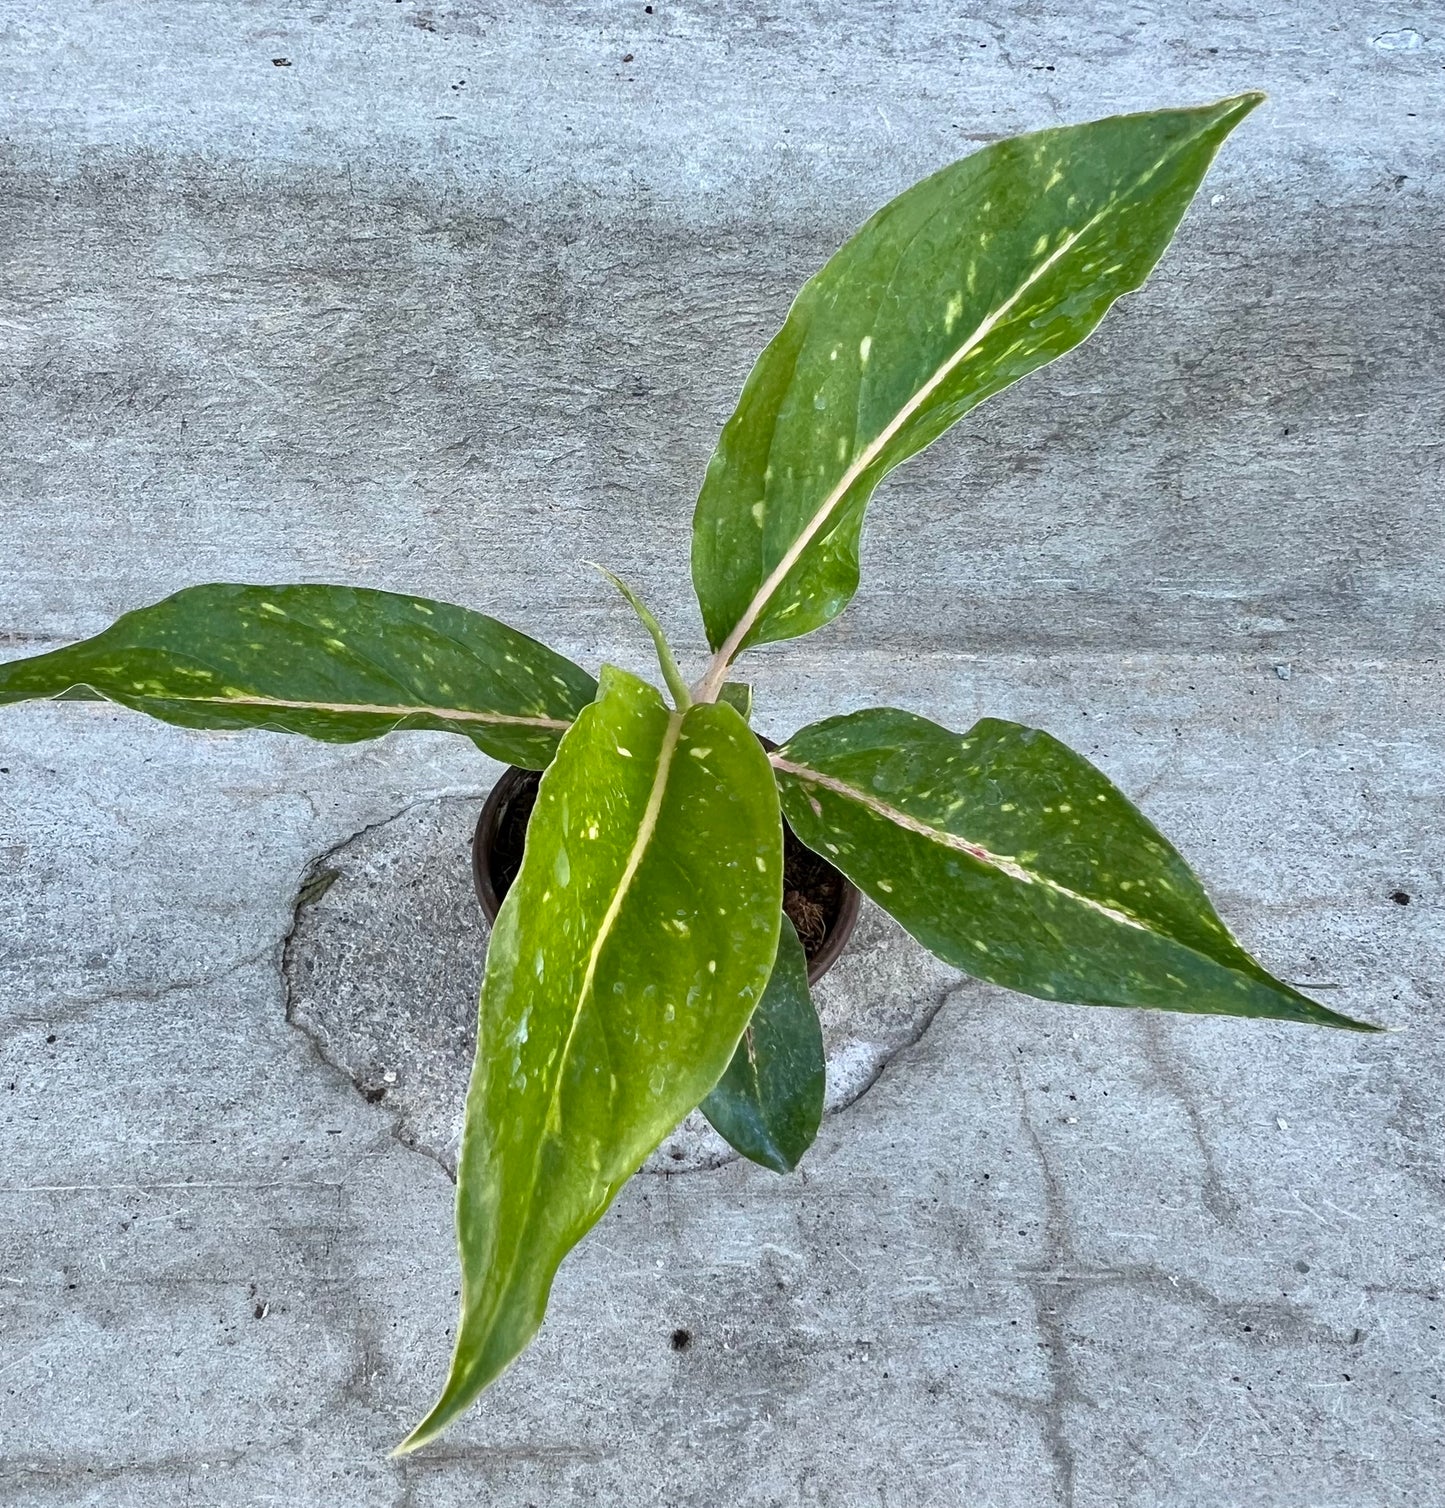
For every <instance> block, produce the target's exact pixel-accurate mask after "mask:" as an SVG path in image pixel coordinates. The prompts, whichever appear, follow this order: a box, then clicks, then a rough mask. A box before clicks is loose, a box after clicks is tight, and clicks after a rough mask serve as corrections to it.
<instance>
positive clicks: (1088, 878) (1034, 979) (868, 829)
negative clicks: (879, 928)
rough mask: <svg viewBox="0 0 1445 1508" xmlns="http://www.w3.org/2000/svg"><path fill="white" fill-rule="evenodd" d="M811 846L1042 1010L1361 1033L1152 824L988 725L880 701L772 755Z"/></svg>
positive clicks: (786, 804) (921, 934)
mask: <svg viewBox="0 0 1445 1508" xmlns="http://www.w3.org/2000/svg"><path fill="white" fill-rule="evenodd" d="M773 765H774V768H775V769H776V770H777V772H778V781H779V785H780V787H781V789H782V794H783V810H784V813H785V815H786V816H787V819H788V821H789V823H790V824H791V825H792V828H793V831H794V832H796V833H797V835H798V836H799V837H800V838H801V839H802V840H803V842H804V843H806V844H807V845H808V847H810V848H812V849H814V850H815V851H816V852H818V853H822V854H826V855H827V856H828V858H829V859H831V860H832V862H833V863H834V864H836V865H837V866H838V867H839V868H840V869H841V870H842V871H843V873H844V874H846V875H847V876H848V878H849V879H850V880H852V881H853V883H854V884H855V885H857V886H858V887H859V888H860V889H861V890H863V891H864V892H865V893H866V894H868V895H869V896H871V897H872V898H873V899H874V900H875V901H877V902H878V904H879V905H880V906H882V907H883V909H884V910H885V911H887V912H888V913H889V914H890V915H891V916H893V917H895V918H896V919H897V920H898V921H899V922H901V923H902V924H903V926H904V927H906V928H907V929H908V930H909V931H910V932H911V933H912V934H913V935H914V936H915V937H916V938H917V939H918V940H919V941H920V942H921V943H923V944H924V946H925V947H928V948H930V949H932V951H933V952H934V953H936V954H937V955H938V956H939V957H940V958H942V959H943V960H944V961H945V962H947V963H951V964H953V965H954V966H955V967H956V968H960V969H964V970H966V971H967V972H968V973H970V974H973V975H975V976H976V977H978V978H979V979H987V980H988V981H989V982H990V983H992V984H1002V985H1006V986H1008V988H1010V989H1014V990H1022V991H1023V992H1024V993H1025V994H1029V995H1038V996H1041V997H1042V998H1043V999H1045V1000H1071V1001H1074V1002H1076V1003H1078V1004H1081V1005H1142V1006H1153V1007H1155V1008H1156V1009H1159V1010H1171V1011H1194V1012H1199V1013H1209V1014H1215V1015H1228V1016H1272V1017H1278V1018H1280V1019H1283V1020H1288V1021H1309V1022H1313V1023H1315V1024H1316V1025H1320V1026H1346V1027H1355V1028H1357V1029H1359V1030H1370V1028H1368V1027H1363V1026H1361V1024H1360V1023H1359V1022H1357V1021H1351V1020H1350V1019H1349V1018H1348V1017H1347V1016H1341V1015H1337V1014H1336V1013H1335V1012H1334V1011H1330V1010H1326V1009H1325V1007H1324V1006H1322V1005H1317V1004H1316V1003H1315V1002H1314V1001H1313V1000H1309V999H1307V998H1306V997H1305V996H1304V995H1302V994H1300V992H1299V991H1298V990H1296V989H1293V988H1291V987H1290V986H1289V985H1287V984H1284V983H1282V982H1281V981H1280V980H1278V979H1275V978H1274V977H1273V976H1272V975H1270V974H1269V973H1267V972H1266V971H1265V970H1264V969H1263V968H1261V967H1260V966H1259V964H1257V963H1256V962H1255V961H1254V959H1252V958H1251V957H1250V956H1249V954H1248V953H1246V952H1245V951H1244V949H1243V948H1241V947H1240V946H1239V944H1238V943H1237V942H1235V940H1234V939H1233V938H1232V937H1231V936H1230V935H1229V932H1228V930H1227V929H1226V927H1225V925H1224V923H1223V922H1221V921H1220V919H1219V917H1218V915H1217V914H1216V913H1215V910H1214V907H1213V906H1212V905H1211V904H1210V902H1209V898H1208V896H1206V895H1205V893H1204V889H1203V887H1202V886H1201V885H1200V883H1199V881H1198V880H1197V879H1196V878H1195V877H1194V874H1193V872H1192V871H1191V870H1190V868H1189V866H1188V865H1187V864H1186V863H1185V862H1184V860H1183V859H1182V858H1180V856H1179V855H1178V853H1176V852H1175V850H1174V849H1173V848H1172V847H1171V846H1170V844H1169V843H1168V842H1167V841H1166V840H1165V838H1164V837H1163V836H1162V834H1160V832H1159V831H1158V829H1157V828H1155V827H1154V826H1153V824H1152V823H1150V822H1149V821H1148V820H1147V819H1146V818H1145V817H1144V816H1143V815H1142V814H1141V813H1140V812H1138V811H1137V810H1136V809H1135V808H1134V807H1133V806H1131V805H1130V803H1129V802H1128V801H1127V800H1126V799H1125V797H1124V796H1123V795H1122V794H1121V793H1120V792H1119V791H1118V790H1117V789H1116V788H1115V787H1114V786H1113V785H1111V784H1110V783H1109V781H1108V780H1107V779H1106V778H1105V777H1104V775H1103V774H1101V773H1100V772H1099V771H1098V770H1096V769H1095V768H1094V766H1093V765H1091V764H1090V763H1089V761H1088V760H1087V759H1085V758H1083V756H1082V755H1079V754H1075V753H1074V752H1073V750H1072V749H1068V748H1066V747H1065V746H1064V745H1063V744H1061V743H1060V742H1059V741H1058V740H1057V739H1056V738H1050V737H1049V735H1048V734H1047V733H1041V732H1039V731H1038V729H1036V728H1024V727H1020V725H1019V724H1018V723H1006V722H1000V721H998V720H997V719H995V718H985V719H984V720H983V721H982V722H979V723H976V724H975V725H974V726H973V727H972V728H971V729H970V730H969V731H968V732H967V733H965V734H963V735H962V736H960V735H959V734H957V733H951V732H949V730H948V729H947V728H941V727H939V725H938V724H937V723H931V722H929V721H928V719H927V718H922V717H916V716H914V714H913V713H911V712H898V711H894V710H893V709H891V708H886V707H878V708H873V709H872V710H870V711H867V712H854V713H850V714H849V715H848V716H846V717H835V718H830V719H828V721H826V722H821V723H815V724H814V725H813V726H812V727H809V728H804V729H803V730H802V731H801V732H799V733H796V734H794V735H793V737H792V738H790V739H789V740H788V742H787V743H786V744H784V746H783V747H782V748H781V749H779V750H778V752H777V753H776V754H775V755H774V756H773Z"/></svg>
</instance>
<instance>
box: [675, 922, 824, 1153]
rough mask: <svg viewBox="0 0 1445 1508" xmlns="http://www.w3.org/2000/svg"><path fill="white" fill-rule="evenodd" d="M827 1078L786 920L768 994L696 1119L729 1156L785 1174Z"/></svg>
mask: <svg viewBox="0 0 1445 1508" xmlns="http://www.w3.org/2000/svg"><path fill="white" fill-rule="evenodd" d="M826 1078H827V1063H826V1060H825V1059H824V1057H823V1028H822V1027H821V1026H820V1025H819V1024H818V1013H817V1011H815V1010H814V1009H813V997H812V995H811V994H810V993H809V991H808V958H807V955H806V954H805V953H804V952H803V945H802V943H800V942H799V941H798V934H797V932H796V931H795V930H794V928H793V924H792V922H790V921H789V920H788V919H787V917H786V916H785V917H784V918H783V925H782V930H781V931H780V932H779V933H778V958H777V962H776V963H774V965H773V973H772V977H771V978H770V979H769V980H768V987H767V990H766V991H765V992H764V994H763V998H762V999H761V1000H760V1001H759V1002H758V1008H757V1010H755V1011H754V1012H753V1016H752V1020H751V1021H749V1022H748V1028H747V1030H746V1031H745V1032H744V1033H743V1040H742V1041H741V1042H739V1043H738V1046H737V1051H736V1052H735V1053H734V1054H733V1060H732V1062H731V1063H729V1064H728V1067H727V1072H726V1073H724V1074H723V1076H722V1078H721V1079H719V1080H718V1082H717V1086H716V1087H715V1088H714V1089H713V1091H712V1093H711V1094H710V1095H708V1097H707V1098H706V1099H705V1100H704V1101H703V1102H702V1112H703V1114H704V1115H705V1116H707V1118H708V1120H709V1121H711V1122H712V1125H713V1128H714V1130H716V1131H717V1132H718V1134H719V1135H720V1136H722V1137H723V1138H724V1139H725V1140H726V1141H727V1142H728V1144H729V1145H730V1146H731V1147H732V1148H733V1149H734V1151H737V1152H740V1153H742V1155H743V1156H744V1157H747V1158H750V1159H751V1160H752V1161H753V1162H756V1163H760V1164H761V1165H762V1166H763V1167H765V1168H771V1169H772V1170H773V1172H775V1173H791V1172H792V1171H793V1169H794V1168H796V1167H797V1165H798V1161H799V1159H800V1158H801V1157H802V1155H803V1153H804V1152H806V1151H807V1150H808V1148H809V1147H811V1146H812V1145H813V1138H814V1137H815V1136H816V1135H817V1134H818V1127H819V1125H820V1124H821V1122H822V1119H823V1091H824V1088H825V1081H826Z"/></svg>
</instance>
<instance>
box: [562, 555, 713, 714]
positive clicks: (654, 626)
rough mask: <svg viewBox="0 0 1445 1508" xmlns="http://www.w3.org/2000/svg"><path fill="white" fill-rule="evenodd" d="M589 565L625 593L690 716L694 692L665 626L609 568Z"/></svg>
mask: <svg viewBox="0 0 1445 1508" xmlns="http://www.w3.org/2000/svg"><path fill="white" fill-rule="evenodd" d="M587 564H588V565H590V566H591V567H592V569H593V570H594V571H600V572H601V573H602V575H604V576H605V577H606V578H607V579H608V580H609V581H610V582H611V583H612V585H613V586H615V587H616V588H617V590H618V591H619V592H621V593H622V595H623V596H624V597H625V598H626V599H627V601H628V603H629V604H630V605H631V607H632V611H633V612H634V613H636V614H637V616H638V617H639V618H640V619H641V620H642V626H643V627H644V628H645V629H646V630H647V631H648V633H649V634H651V635H652V643H653V646H654V647H655V648H656V650H657V663H658V664H659V665H660V666H661V667H662V678H663V680H665V681H666V682H667V689H668V690H669V691H671V692H672V699H673V702H674V703H675V704H676V706H677V710H678V711H679V712H686V711H687V709H688V708H689V707H691V706H692V692H691V691H690V690H689V689H688V684H687V681H686V679H684V677H683V674H682V671H681V670H679V669H678V665H677V659H676V657H675V656H674V655H673V652H672V646H671V645H670V644H669V643H668V642H667V635H666V634H664V633H663V631H662V624H660V623H659V622H658V621H657V619H656V617H655V616H654V615H653V613H652V610H651V609H650V608H649V607H648V606H647V604H646V603H645V602H644V601H643V600H642V598H641V597H639V596H638V595H637V593H636V592H634V591H633V590H632V588H631V587H630V586H628V584H627V583H626V582H625V581H624V580H623V579H622V578H621V577H620V576H616V575H614V574H613V573H612V572H611V571H609V570H608V569H607V567H606V566H600V565H598V564H597V562H596V561H595V560H589V561H588V562H587ZM707 700H708V701H713V700H715V698H714V697H708V698H707Z"/></svg>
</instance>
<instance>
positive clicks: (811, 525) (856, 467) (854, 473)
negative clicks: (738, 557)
mask: <svg viewBox="0 0 1445 1508" xmlns="http://www.w3.org/2000/svg"><path fill="white" fill-rule="evenodd" d="M1216 123H1217V122H1215V123H1212V124H1216ZM1203 134H1204V131H1203V130H1202V129H1201V130H1200V131H1198V132H1195V133H1193V134H1191V135H1190V136H1188V137H1186V138H1184V139H1183V140H1182V141H1180V142H1179V143H1176V145H1175V146H1174V147H1172V148H1171V149H1170V150H1169V151H1167V152H1165V153H1164V154H1163V156H1161V157H1160V158H1159V159H1158V160H1157V161H1155V162H1154V163H1153V164H1152V165H1151V166H1150V168H1149V170H1148V172H1147V173H1142V174H1140V175H1139V177H1138V178H1136V179H1135V181H1134V184H1133V185H1131V191H1132V189H1133V188H1137V187H1138V185H1139V184H1140V183H1143V182H1145V181H1146V180H1147V179H1148V178H1150V177H1152V176H1153V174H1155V173H1157V172H1158V171H1159V170H1160V168H1162V167H1163V166H1164V165H1165V164H1166V163H1167V162H1169V161H1170V159H1171V158H1173V157H1176V156H1178V155H1179V154H1180V153H1181V152H1182V151H1184V150H1185V149H1186V148H1188V147H1190V146H1193V145H1194V143H1195V142H1196V141H1197V140H1198V138H1199V137H1200V136H1202V135H1203ZM1123 197H1124V195H1122V194H1121V195H1119V196H1118V197H1116V198H1115V199H1113V200H1111V201H1110V202H1109V203H1108V204H1106V205H1105V206H1104V207H1103V208H1102V209H1100V210H1099V211H1098V212H1097V213H1096V214H1094V215H1091V216H1090V217H1089V219H1088V220H1086V221H1085V222H1084V223H1083V224H1082V225H1081V226H1080V227H1079V229H1078V230H1076V231H1072V232H1070V234H1069V235H1068V236H1066V237H1065V238H1064V240H1062V241H1061V242H1060V243H1059V245H1058V246H1057V247H1055V248H1054V250H1053V251H1052V252H1050V253H1049V255H1048V256H1047V257H1045V258H1044V260H1043V261H1042V262H1040V263H1039V265H1038V266H1037V267H1035V268H1034V270H1033V271H1032V272H1030V273H1029V275H1028V276H1027V277H1026V278H1024V279H1023V281H1022V282H1021V283H1020V284H1019V285H1018V287H1017V288H1015V289H1014V291H1013V292H1012V293H1011V294H1010V295H1009V296H1008V298H1006V299H1005V300H1004V301H1003V302H1002V303H1001V304H998V305H997V306H996V307H995V308H993V309H992V310H990V312H989V313H988V314H986V315H985V316H984V317H983V319H981V320H980V321H979V323H978V324H977V325H975V326H974V328H973V330H972V331H971V332H970V333H969V335H968V336H967V338H966V339H965V340H964V341H963V343H962V344H961V345H960V346H959V347H958V348H957V349H956V350H955V351H954V352H953V353H952V354H951V355H950V356H949V357H948V359H947V360H945V361H944V362H943V363H942V364H941V365H940V366H939V367H938V368H937V370H936V371H935V372H934V374H933V375H932V376H931V377H930V378H929V379H928V381H927V382H925V383H924V384H923V385H922V386H921V387H920V388H919V389H918V390H917V391H916V392H915V393H914V395H913V396H912V397H911V398H910V399H909V400H908V402H907V403H905V404H904V405H903V406H902V407H901V408H900V409H899V411H898V413H897V414H896V415H895V416H894V417H893V418H892V419H891V420H889V422H888V423H887V424H886V425H885V426H884V428H883V429H882V430H880V431H879V433H878V435H877V436H876V438H874V439H873V440H870V441H869V443H868V444H867V445H866V446H865V447H864V448H863V450H862V451H860V452H859V454H858V456H857V457H856V458H855V459H854V460H853V461H852V462H851V463H850V464H849V466H848V469H847V470H846V471H845V472H844V473H843V475H842V476H841V477H840V478H839V480H838V481H837V483H836V484H835V485H834V487H833V489H832V490H831V491H830V492H829V493H828V495H827V497H826V498H824V500H823V502H822V504H821V505H820V506H819V508H818V509H817V511H816V512H815V513H814V514H813V516H812V517H811V518H810V519H809V520H808V522H807V524H806V525H805V526H804V528H803V530H802V531H801V533H799V535H798V537H797V538H796V539H795V540H794V541H793V543H792V544H791V545H790V546H789V547H788V549H787V551H786V552H785V553H784V554H783V557H782V559H781V560H779V562H778V564H777V565H776V566H774V567H773V570H772V572H771V573H770V574H769V576H768V578H767V580H766V581H764V582H763V584H762V586H760V587H759V588H758V590H757V591H756V592H755V593H754V595H753V598H752V601H751V602H749V603H748V605H747V607H746V608H745V609H744V611H743V614H742V616H741V617H740V618H739V619H738V621H737V623H736V624H735V625H734V626H733V629H732V632H731V633H730V634H729V635H728V636H727V638H726V639H725V640H724V641H723V644H722V646H721V648H719V649H718V651H717V653H716V654H715V655H714V657H713V662H712V664H711V665H710V666H709V668H708V672H707V674H706V676H705V677H704V679H703V683H702V686H701V687H700V688H699V689H700V699H701V700H704V701H710V700H712V698H713V696H715V694H716V692H717V688H718V686H719V685H721V683H722V679H723V677H724V676H725V675H726V674H727V669H728V666H729V665H730V664H731V663H732V662H733V660H734V659H736V657H737V655H738V652H739V650H740V648H741V647H742V644H743V641H744V640H745V639H746V638H747V636H748V634H749V633H751V632H752V630H753V628H754V627H755V626H756V625H757V622H758V620H759V619H760V618H761V617H762V615H763V613H764V611H765V610H766V609H767V607H768V605H769V603H770V602H771V601H772V598H773V597H774V596H775V595H776V594H777V591H778V588H779V587H781V586H782V584H783V582H784V581H786V580H787V578H788V575H789V573H790V572H791V571H792V569H793V567H794V566H796V565H797V563H798V561H799V560H800V559H801V558H802V554H803V551H804V550H806V549H807V547H808V546H809V545H810V544H811V543H812V542H813V540H814V539H815V538H816V537H817V535H818V534H819V533H820V532H821V531H822V529H823V526H824V525H825V524H826V523H827V522H828V520H829V518H830V517H831V516H832V515H833V513H834V512H835V511H836V509H837V508H838V506H839V505H840V504H841V503H842V502H843V500H844V499H845V498H846V497H847V496H848V494H849V493H850V492H851V491H852V490H853V487H854V486H855V485H856V483H857V482H858V480H859V478H860V477H862V476H863V475H864V474H865V473H866V472H867V470H868V468H869V467H870V466H872V465H873V463H874V462H875V461H876V460H878V458H879V457H880V456H881V455H882V454H883V452H884V451H885V450H886V449H887V448H888V446H889V444H890V443H891V442H892V441H893V440H894V438H895V437H896V436H897V434H898V432H899V431H900V430H901V429H902V428H903V426H904V425H905V424H906V423H907V422H908V421H909V420H910V419H911V418H912V417H913V416H914V414H916V413H917V412H918V410H919V409H920V408H921V407H922V406H923V404H924V403H925V402H927V400H928V399H929V398H930V397H931V396H932V395H933V393H934V392H936V391H937V390H938V388H939V386H940V385H941V384H942V383H943V382H944V381H946V380H947V378H948V377H949V376H950V375H951V374H952V373H953V372H954V370H955V369H956V368H957V367H958V366H959V364H960V363H961V362H962V361H963V360H964V358H965V357H967V356H968V354H969V353H970V352H971V351H973V350H975V349H976V348H977V347H978V346H979V345H980V344H981V343H982V342H983V341H984V340H986V339H987V338H988V337H989V335H991V334H992V333H993V331H994V329H995V328H996V327H997V326H998V324H999V322H1000V321H1001V320H1002V319H1003V318H1004V317H1005V316H1006V315H1007V314H1008V313H1009V312H1010V311H1011V310H1012V309H1013V308H1014V306H1015V305H1016V304H1017V303H1018V302H1019V300H1020V299H1021V298H1022V297H1023V296H1024V294H1026V293H1027V292H1028V291H1029V289H1030V288H1032V287H1033V286H1034V284H1035V283H1037V282H1038V281H1039V279H1040V278H1042V277H1043V276H1044V275H1045V273H1047V272H1048V271H1049V270H1050V269H1051V268H1052V267H1053V266H1054V265H1055V264H1056V263H1057V262H1058V260H1059V259H1060V258H1061V257H1062V256H1064V254H1065V253H1066V252H1069V251H1071V250H1072V249H1073V248H1074V247H1075V246H1076V245H1077V244H1078V242H1079V241H1080V240H1082V239H1083V237H1084V236H1086V235H1087V234H1088V233H1089V231H1091V230H1093V228H1094V227H1095V226H1096V225H1098V224H1099V223H1100V221H1102V220H1103V219H1104V218H1105V217H1106V216H1107V215H1109V214H1110V213H1111V212H1112V211H1113V210H1115V209H1116V208H1117V206H1118V204H1119V203H1120V201H1121V200H1122V199H1123Z"/></svg>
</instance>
